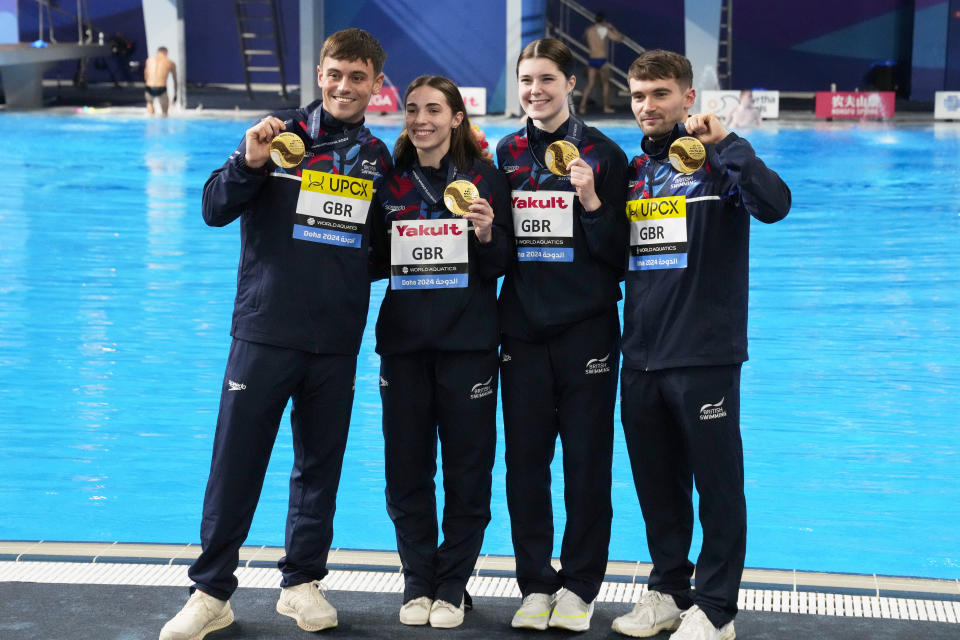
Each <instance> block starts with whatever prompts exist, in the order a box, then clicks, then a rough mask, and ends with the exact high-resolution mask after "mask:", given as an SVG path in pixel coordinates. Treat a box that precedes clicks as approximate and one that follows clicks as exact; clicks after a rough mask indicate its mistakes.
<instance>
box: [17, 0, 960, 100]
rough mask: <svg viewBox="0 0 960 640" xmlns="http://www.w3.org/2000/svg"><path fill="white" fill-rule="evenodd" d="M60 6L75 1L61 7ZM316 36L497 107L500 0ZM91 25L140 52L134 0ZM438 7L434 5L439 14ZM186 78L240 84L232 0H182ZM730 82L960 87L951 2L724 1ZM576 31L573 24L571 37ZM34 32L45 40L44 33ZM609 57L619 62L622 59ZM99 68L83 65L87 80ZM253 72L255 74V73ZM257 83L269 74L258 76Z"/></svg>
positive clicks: (538, 9) (67, 68)
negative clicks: (880, 76) (360, 43)
mask: <svg viewBox="0 0 960 640" xmlns="http://www.w3.org/2000/svg"><path fill="white" fill-rule="evenodd" d="M278 2H279V7H280V13H281V23H282V26H283V32H284V37H283V40H284V45H285V46H284V50H285V55H286V58H287V64H286V80H287V82H288V83H290V84H297V83H298V82H299V77H298V65H297V63H296V62H297V59H298V55H299V35H298V32H297V26H298V0H278ZM61 4H63V5H64V7H65V8H67V9H70V10H71V11H72V10H73V9H74V8H75V5H74V4H73V3H71V2H66V3H61ZM583 4H584V5H585V6H586V7H587V8H588V9H590V10H592V11H598V10H602V11H604V12H605V13H606V14H607V16H608V18H609V19H610V20H611V21H612V22H613V23H614V24H616V25H617V26H618V27H619V28H620V29H621V30H622V31H623V32H624V33H626V34H627V35H629V36H630V37H631V38H633V39H634V40H636V41H637V42H639V43H640V44H641V45H643V46H644V47H647V48H655V47H663V48H667V49H673V50H677V51H683V49H684V40H683V38H684V36H683V3H682V2H648V1H644V2H638V1H637V0H603V1H593V0H584V1H583ZM554 5H555V3H553V2H549V1H548V0H523V23H522V25H521V29H522V32H523V41H524V43H526V42H529V41H530V40H532V39H534V38H536V37H539V36H540V35H541V34H542V33H543V27H544V24H545V21H548V20H554V19H555V13H554V12H555V7H554ZM325 6H326V14H325V16H324V19H325V24H326V30H327V32H328V33H329V32H332V31H334V30H336V29H340V28H343V27H346V26H358V27H362V28H364V29H367V30H369V31H371V32H372V33H373V34H374V35H376V36H377V37H378V38H379V39H380V40H381V42H383V44H384V47H385V48H386V49H387V51H388V54H389V56H388V59H387V65H386V73H387V75H388V76H389V78H390V80H391V81H392V82H393V83H394V84H396V85H397V86H398V87H400V88H401V90H402V89H403V88H404V87H405V86H406V85H407V83H409V81H410V80H412V79H413V78H414V77H415V76H417V75H419V74H421V73H441V74H444V75H448V76H450V77H452V78H453V79H454V80H455V81H456V82H458V83H460V84H463V85H471V86H485V87H487V91H488V102H489V107H490V110H491V111H499V110H501V109H502V108H503V106H504V87H505V79H506V76H505V74H506V73H512V69H513V66H514V61H512V60H509V61H508V60H506V59H505V49H506V40H505V38H506V35H505V32H506V24H505V20H506V16H505V12H506V0H486V1H485V2H484V3H482V7H478V6H477V4H476V3H471V2H466V1H465V0H446V1H443V2H437V3H435V6H436V7H438V10H431V11H424V10H423V6H424V5H423V4H422V2H418V1H416V0H351V1H349V2H340V1H334V0H330V1H328V2H326V3H325ZM18 8H19V13H20V16H19V18H20V39H21V41H23V42H31V41H33V40H35V39H36V38H37V11H38V10H37V4H36V3H35V2H33V1H32V0H18ZM89 8H90V11H91V14H92V17H93V21H94V23H95V25H96V26H97V28H98V29H99V30H102V31H104V32H105V33H106V34H107V35H108V37H109V35H111V34H114V33H119V34H122V35H123V36H124V37H125V38H126V39H128V40H130V41H131V42H133V43H134V45H135V47H134V50H133V52H132V56H131V57H132V59H133V60H136V61H140V62H142V61H143V60H144V59H145V58H146V56H147V53H148V52H147V51H146V50H145V43H146V37H145V33H144V25H143V12H142V10H141V3H140V0H109V1H108V0H89ZM441 8H442V10H440V9H441ZM185 12H186V13H185V25H186V26H185V28H186V32H187V43H186V47H187V74H188V77H187V81H188V82H191V83H241V82H243V74H242V68H241V61H240V51H239V44H238V42H237V32H236V23H235V18H234V10H233V2H232V0H205V1H202V2H200V1H192V0H191V1H188V2H186V8H185ZM733 16H734V25H735V29H734V35H735V41H734V59H733V76H734V81H733V84H734V86H735V87H737V88H741V87H764V88H768V89H781V90H818V89H826V88H828V87H829V85H830V83H831V82H835V83H836V84H837V88H838V89H853V88H854V87H865V86H867V78H866V74H867V72H868V71H869V69H870V66H871V64H873V63H876V62H882V61H891V65H892V66H893V67H895V72H896V82H897V83H898V84H899V85H900V86H901V88H902V89H904V90H906V89H908V88H910V87H911V85H913V87H912V89H913V91H914V94H913V95H912V97H914V98H915V99H926V100H929V99H931V98H932V97H933V92H934V91H936V90H940V89H953V90H958V89H960V0H846V1H845V2H836V1H835V0H803V1H802V2H801V1H799V0H795V1H793V2H781V3H770V2H768V1H767V0H735V1H734V5H733ZM55 24H57V25H58V26H57V31H56V33H57V37H58V39H59V40H61V41H75V40H76V26H75V23H74V22H73V21H72V20H70V19H69V18H66V17H61V16H55ZM585 26H586V22H585V21H578V20H576V19H575V20H574V22H573V24H572V25H571V27H572V30H573V31H574V32H575V33H579V32H581V31H582V29H583V28H584V27H585ZM43 37H44V39H47V36H46V33H45V34H44V36H43ZM618 55H619V56H622V57H621V58H618V59H615V62H616V63H617V64H618V66H621V67H622V68H626V66H627V65H629V63H630V61H631V60H630V59H629V58H630V57H631V56H632V54H629V53H627V52H623V53H621V54H618ZM105 62H106V64H107V65H109V66H110V68H111V69H112V70H113V71H114V74H115V75H116V76H118V77H119V78H120V79H126V78H127V77H130V78H131V79H134V80H140V79H142V76H141V75H140V74H141V72H140V71H135V72H134V73H130V72H129V70H128V69H124V68H121V65H120V63H119V61H118V60H116V59H107V60H106V61H105ZM75 69H76V63H75V62H74V63H70V62H67V63H62V64H61V65H59V66H58V67H56V68H55V69H53V70H51V72H49V73H48V74H47V77H56V76H59V77H60V78H62V79H64V80H70V79H72V77H73V73H74V71H75ZM108 79H109V74H108V73H107V72H106V71H105V70H103V69H99V70H98V69H96V68H95V67H94V65H91V69H90V74H89V80H90V81H91V82H98V81H105V80H108ZM257 79H258V77H255V78H254V80H257ZM259 79H260V80H262V81H273V78H270V77H268V76H260V77H259Z"/></svg>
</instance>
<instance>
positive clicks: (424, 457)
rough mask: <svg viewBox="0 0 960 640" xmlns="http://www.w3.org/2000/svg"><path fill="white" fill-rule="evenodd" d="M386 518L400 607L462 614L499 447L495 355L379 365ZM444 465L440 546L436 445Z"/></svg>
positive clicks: (419, 355)
mask: <svg viewBox="0 0 960 640" xmlns="http://www.w3.org/2000/svg"><path fill="white" fill-rule="evenodd" d="M380 398H381V400H382V401H383V438H384V468H385V472H386V480H387V488H386V497H387V513H388V514H389V515H390V519H391V520H393V524H394V526H395V527H396V530H397V551H398V552H399V554H400V560H401V562H402V563H403V572H404V590H403V601H404V602H405V603H406V602H409V601H410V600H413V599H415V598H419V597H421V596H427V597H429V598H432V599H434V600H445V601H447V602H450V603H453V604H454V605H459V604H460V601H461V599H463V598H464V597H465V592H466V586H467V580H468V579H469V578H470V572H471V571H472V570H473V568H474V566H475V564H476V562H477V557H478V556H479V555H480V547H481V546H482V544H483V532H484V530H485V529H486V527H487V524H488V523H489V522H490V491H491V489H490V486H491V482H492V473H493V460H494V455H495V452H496V447H497V352H496V350H490V351H419V352H415V353H410V354H402V355H390V356H383V357H382V359H381V364H380ZM438 436H439V440H440V453H441V458H442V463H443V492H444V505H443V523H442V528H443V543H442V544H440V545H439V546H437V538H438V535H439V533H438V527H437V498H436V485H435V484H434V477H435V476H436V474H437V438H438Z"/></svg>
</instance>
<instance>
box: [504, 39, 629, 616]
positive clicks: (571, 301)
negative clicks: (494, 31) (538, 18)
mask: <svg viewBox="0 0 960 640" xmlns="http://www.w3.org/2000/svg"><path fill="white" fill-rule="evenodd" d="M573 64H574V60H573V56H572V54H571V52H570V50H569V49H568V48H567V47H566V45H564V44H563V43H561V42H560V41H558V40H555V39H552V38H545V39H542V40H536V41H534V42H531V43H530V44H528V45H527V46H526V47H525V48H524V49H523V51H522V52H521V54H520V58H519V60H518V61H517V77H518V86H519V98H520V104H521V105H522V106H523V109H524V111H525V112H526V114H527V116H528V120H527V124H526V127H524V128H523V129H521V130H520V131H518V132H517V133H514V134H512V135H509V136H507V137H506V138H504V139H503V140H501V141H500V143H499V144H498V146H497V163H498V165H499V167H500V169H501V170H502V171H504V172H505V173H506V174H507V179H508V181H509V183H510V187H511V189H512V193H511V199H512V203H513V221H514V232H515V235H516V245H517V262H515V263H514V264H513V266H512V268H511V270H510V271H509V272H508V273H507V276H506V279H505V280H504V283H503V288H502V291H501V294H500V324H501V326H500V331H501V342H502V348H501V356H500V360H501V362H500V370H501V375H502V377H503V382H502V388H501V393H502V398H503V416H504V434H505V440H506V466H507V504H508V506H509V509H510V523H511V529H512V536H513V546H514V553H515V555H516V561H517V582H518V584H519V586H520V591H521V592H522V594H523V603H522V605H521V607H520V609H519V610H518V611H517V612H516V615H514V617H513V620H512V622H511V624H512V626H513V627H519V628H528V629H546V628H547V627H548V626H550V627H560V628H564V629H569V630H573V631H585V630H587V629H588V628H589V627H590V617H591V615H592V613H593V600H594V599H595V598H596V596H597V593H598V591H599V589H600V585H601V583H602V580H603V576H604V573H605V571H606V567H607V547H608V545H609V540H610V522H611V518H612V507H611V504H610V489H611V464H612V455H613V453H612V452H613V417H614V404H615V402H616V393H617V372H618V367H619V359H620V321H619V316H618V311H617V301H618V300H619V299H620V297H621V296H620V280H621V279H622V277H623V264H624V259H625V256H626V251H627V224H626V219H625V216H624V213H623V211H624V201H625V198H626V190H627V179H626V167H627V160H626V156H625V155H624V153H623V151H621V150H620V148H619V147H618V146H617V145H616V144H614V143H613V142H612V141H611V140H610V139H608V138H607V137H606V136H604V135H603V134H602V133H600V131H598V130H597V129H595V128H593V127H587V126H585V125H584V123H583V121H582V120H580V119H579V118H578V117H577V116H575V115H573V114H572V113H571V112H570V92H571V91H572V90H573V87H574V86H575V85H576V78H575V77H574V76H573V75H572V69H573ZM557 436H559V437H560V440H561V442H562V444H563V472H564V503H565V506H566V515H567V519H566V528H565V530H564V533H563V542H562V546H561V548H560V564H561V569H560V570H559V571H557V570H556V569H554V567H553V566H552V565H551V557H552V554H553V538H554V531H553V508H552V504H551V491H550V485H551V475H550V463H551V461H552V460H553V455H554V450H555V447H556V440H557Z"/></svg>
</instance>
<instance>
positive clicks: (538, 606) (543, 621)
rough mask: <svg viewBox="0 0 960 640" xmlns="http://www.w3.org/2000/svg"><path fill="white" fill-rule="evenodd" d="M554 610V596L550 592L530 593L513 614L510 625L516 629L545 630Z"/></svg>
mask: <svg viewBox="0 0 960 640" xmlns="http://www.w3.org/2000/svg"><path fill="white" fill-rule="evenodd" d="M552 611H553V596H552V595H550V594H548V593H530V594H527V597H525V598H524V599H523V603H522V604H521V605H520V608H519V609H517V612H516V613H515V614H513V620H511V621H510V626H511V627H513V628H514V629H538V630H540V631H543V630H544V629H546V628H547V626H548V625H549V623H550V612H552Z"/></svg>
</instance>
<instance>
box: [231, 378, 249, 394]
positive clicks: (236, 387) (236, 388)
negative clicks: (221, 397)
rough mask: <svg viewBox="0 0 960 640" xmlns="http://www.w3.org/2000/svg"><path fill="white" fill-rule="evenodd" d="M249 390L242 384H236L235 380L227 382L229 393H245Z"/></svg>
mask: <svg viewBox="0 0 960 640" xmlns="http://www.w3.org/2000/svg"><path fill="white" fill-rule="evenodd" d="M246 388H247V385H245V384H243V383H242V382H234V381H233V380H227V391H243V390H244V389H246Z"/></svg>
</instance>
